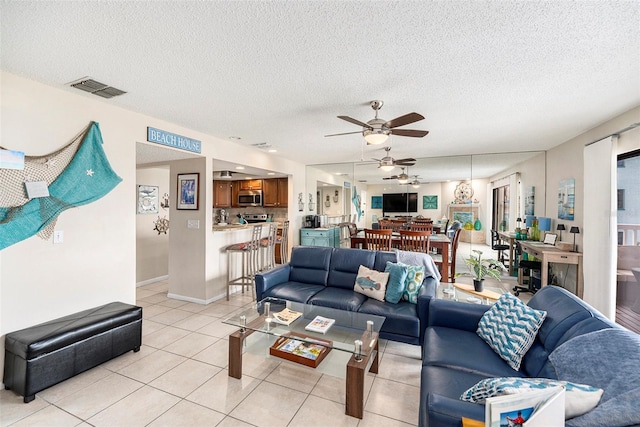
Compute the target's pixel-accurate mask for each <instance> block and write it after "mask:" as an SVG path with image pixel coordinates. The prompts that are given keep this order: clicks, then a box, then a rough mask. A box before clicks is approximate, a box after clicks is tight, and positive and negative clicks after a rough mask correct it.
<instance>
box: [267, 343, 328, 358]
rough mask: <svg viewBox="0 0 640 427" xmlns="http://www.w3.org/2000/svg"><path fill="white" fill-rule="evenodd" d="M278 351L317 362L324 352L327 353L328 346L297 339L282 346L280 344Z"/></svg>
mask: <svg viewBox="0 0 640 427" xmlns="http://www.w3.org/2000/svg"><path fill="white" fill-rule="evenodd" d="M327 344H328V343H325V345H327ZM277 349H278V350H280V351H286V352H287V353H292V354H295V355H297V356H301V357H304V358H307V359H311V360H316V359H317V358H318V356H320V354H322V352H323V351H326V346H323V345H320V344H314V343H311V342H306V341H302V340H297V339H295V338H288V339H286V340H285V341H284V342H283V343H282V344H280V345H279V346H278V347H277Z"/></svg>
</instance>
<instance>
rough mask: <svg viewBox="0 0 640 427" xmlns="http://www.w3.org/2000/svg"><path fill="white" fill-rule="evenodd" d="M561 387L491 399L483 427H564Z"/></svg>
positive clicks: (486, 407)
mask: <svg viewBox="0 0 640 427" xmlns="http://www.w3.org/2000/svg"><path fill="white" fill-rule="evenodd" d="M564 393H565V389H564V387H550V388H546V389H542V390H533V391H527V392H524V393H518V394H508V395H504V396H497V397H490V398H488V399H487V400H486V403H485V427H564Z"/></svg>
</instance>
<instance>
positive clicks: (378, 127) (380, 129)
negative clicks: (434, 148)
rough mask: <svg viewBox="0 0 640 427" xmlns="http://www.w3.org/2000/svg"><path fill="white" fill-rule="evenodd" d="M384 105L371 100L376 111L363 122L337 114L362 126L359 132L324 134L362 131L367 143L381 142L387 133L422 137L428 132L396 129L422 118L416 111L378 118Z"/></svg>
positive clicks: (387, 136) (386, 136) (336, 134)
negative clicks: (374, 115) (390, 117)
mask: <svg viewBox="0 0 640 427" xmlns="http://www.w3.org/2000/svg"><path fill="white" fill-rule="evenodd" d="M382 105H384V102H383V101H379V100H376V101H371V108H373V110H374V111H375V112H376V117H375V118H374V119H371V120H369V121H368V122H367V123H363V122H361V121H360V120H357V119H354V118H352V117H349V116H338V118H339V119H342V120H346V121H347V122H349V123H353V124H355V125H358V126H362V131H359V132H346V133H335V134H332V135H325V136H338V135H351V134H354V133H360V132H362V136H364V139H365V140H366V141H367V144H373V145H376V144H382V143H383V142H385V141H386V140H387V138H389V135H398V136H410V137H413V138H422V137H423V136H425V135H426V134H428V133H429V131H427V130H416V129H396V128H397V127H400V126H404V125H408V124H410V123H415V122H418V121H420V120H423V119H424V116H422V115H421V114H418V113H409V114H405V115H404V116H400V117H396V118H395V119H393V120H389V121H386V120H385V119H379V118H378V111H379V110H380V109H381V108H382Z"/></svg>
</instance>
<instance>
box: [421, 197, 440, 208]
mask: <svg viewBox="0 0 640 427" xmlns="http://www.w3.org/2000/svg"><path fill="white" fill-rule="evenodd" d="M422 209H438V196H422Z"/></svg>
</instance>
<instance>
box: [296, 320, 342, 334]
mask: <svg viewBox="0 0 640 427" xmlns="http://www.w3.org/2000/svg"><path fill="white" fill-rule="evenodd" d="M334 323H336V319H329V318H328V317H323V316H316V317H315V319H313V320H312V321H311V322H310V323H309V324H308V325H307V326H305V327H304V328H305V329H306V330H307V331H311V332H318V333H321V334H324V333H326V332H327V331H328V330H329V329H330V328H331V326H333V324H334Z"/></svg>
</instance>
